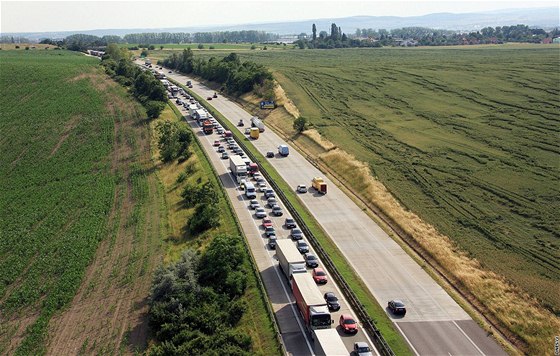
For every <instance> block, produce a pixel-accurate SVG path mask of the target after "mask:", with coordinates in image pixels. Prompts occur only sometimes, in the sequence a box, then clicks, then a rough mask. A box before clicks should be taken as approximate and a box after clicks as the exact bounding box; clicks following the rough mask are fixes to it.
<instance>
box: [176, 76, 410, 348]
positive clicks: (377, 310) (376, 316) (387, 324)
mask: <svg viewBox="0 0 560 356" xmlns="http://www.w3.org/2000/svg"><path fill="white" fill-rule="evenodd" d="M183 88H184V89H186V88H185V87H183ZM186 90H188V89H186ZM190 93H191V95H193V96H194V97H195V98H197V100H198V101H199V102H201V103H204V105H205V106H206V107H207V108H208V109H209V110H210V111H211V113H212V115H213V116H214V117H216V118H217V119H219V120H220V121H221V122H222V124H223V126H224V127H226V128H228V129H229V130H231V131H232V133H233V134H234V135H235V137H236V138H237V139H238V140H239V141H244V142H246V143H247V148H248V149H249V151H251V153H252V154H253V155H254V156H255V157H257V158H258V162H259V164H260V166H261V169H264V170H266V171H267V172H268V173H269V174H270V175H271V177H272V178H273V179H274V181H275V182H276V183H277V184H278V185H279V186H280V188H281V189H282V191H283V192H284V193H285V195H286V196H287V197H288V199H289V200H290V202H291V203H292V205H293V206H294V207H295V208H296V210H297V211H298V213H299V214H300V216H301V217H302V218H303V219H304V220H305V222H306V225H307V226H308V228H309V229H310V230H311V231H312V232H313V234H314V235H315V236H316V237H317V239H318V240H319V242H320V244H321V246H322V247H323V249H324V250H325V251H326V252H327V253H328V255H329V256H330V257H331V259H332V260H333V263H334V264H335V265H336V267H337V269H338V271H339V272H340V273H341V274H342V276H343V277H344V279H345V280H346V282H347V283H348V284H349V286H350V288H351V289H352V290H353V291H354V293H355V294H356V296H357V297H358V299H359V300H360V302H361V303H362V304H363V305H364V307H365V309H366V311H367V313H368V315H369V316H370V317H371V318H372V319H373V320H374V321H375V323H376V326H377V327H378V328H379V330H380V331H381V333H382V335H383V337H384V338H385V340H386V341H387V343H388V344H389V346H390V347H391V348H392V350H393V351H394V352H395V353H396V354H397V355H406V354H409V353H410V349H409V348H408V345H407V344H406V341H405V340H404V339H403V338H402V336H401V335H400V334H399V332H398V331H397V330H396V329H395V327H394V325H393V324H392V322H391V321H390V320H389V318H388V317H387V315H386V314H385V310H384V309H383V308H382V307H381V306H380V305H379V304H378V303H377V301H376V300H375V298H374V297H373V295H371V293H369V291H368V288H367V287H366V286H365V285H364V284H363V282H362V280H361V279H360V278H359V277H358V276H357V275H356V273H355V272H354V270H353V269H352V268H351V267H350V265H349V264H348V262H347V261H346V259H345V258H344V256H343V255H342V253H341V252H340V251H339V250H338V248H337V247H336V245H335V244H334V243H333V242H332V241H331V240H330V239H329V238H328V237H327V234H326V233H325V232H324V231H323V229H322V228H321V226H320V225H319V224H318V223H317V221H316V220H315V219H314V218H313V216H312V215H311V214H310V213H309V212H308V211H307V209H305V207H304V206H303V205H302V204H301V202H300V201H299V199H298V198H297V195H296V194H295V193H294V190H293V188H292V187H290V186H289V185H288V184H287V183H286V182H285V181H284V180H283V179H282V177H281V176H280V175H279V174H278V172H276V170H275V169H274V168H273V167H272V166H271V165H270V164H269V163H268V161H267V160H266V159H265V158H264V157H263V156H262V155H261V154H260V153H259V152H258V151H257V150H256V149H255V148H254V147H253V146H252V145H251V144H249V142H248V138H247V137H246V136H245V135H243V134H242V133H240V132H239V131H238V130H237V128H235V127H233V126H234V125H232V124H230V122H229V121H228V120H227V119H226V118H225V117H223V115H221V114H220V113H219V112H217V111H216V110H215V109H214V108H213V107H212V105H211V104H209V103H207V102H205V101H204V98H201V97H199V96H198V95H197V94H195V93H193V92H190Z"/></svg>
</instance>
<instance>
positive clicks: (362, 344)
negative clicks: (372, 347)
mask: <svg viewBox="0 0 560 356" xmlns="http://www.w3.org/2000/svg"><path fill="white" fill-rule="evenodd" d="M354 345H356V346H357V347H360V348H362V347H367V348H369V345H368V344H367V342H363V341H358V342H355V343H354Z"/></svg>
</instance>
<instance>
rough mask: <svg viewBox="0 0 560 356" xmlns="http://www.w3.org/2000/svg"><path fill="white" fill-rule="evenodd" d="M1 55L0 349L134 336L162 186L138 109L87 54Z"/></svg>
mask: <svg viewBox="0 0 560 356" xmlns="http://www.w3.org/2000/svg"><path fill="white" fill-rule="evenodd" d="M0 61H1V63H2V71H1V73H0V83H1V91H2V95H1V97H0V105H1V106H2V115H1V117H0V129H1V130H2V138H1V139H0V146H1V148H2V157H1V160H2V161H1V162H2V163H1V168H0V169H1V173H0V175H1V176H2V180H3V184H2V187H1V188H0V189H1V190H2V194H1V201H0V209H1V211H2V219H1V221H0V224H1V231H2V236H1V238H0V276H1V282H0V303H1V316H0V318H1V319H0V321H1V322H0V325H1V329H2V330H1V331H2V332H0V335H2V336H1V337H0V353H9V354H12V353H16V354H38V353H43V352H46V351H47V350H49V352H52V353H58V354H64V353H68V352H70V351H69V350H71V349H72V350H77V349H78V348H81V349H82V351H84V352H86V351H87V352H101V353H103V352H106V351H108V350H119V349H126V348H128V347H129V346H131V344H133V343H135V342H137V341H139V340H141V339H142V338H144V340H145V337H146V335H147V327H146V323H144V321H145V320H143V319H142V312H143V311H145V308H143V307H142V300H143V299H144V298H145V296H146V294H147V287H149V282H150V278H151V277H150V275H151V273H150V271H151V269H153V267H154V265H155V263H154V262H155V260H157V256H158V245H160V243H161V241H160V240H159V236H160V235H159V230H160V224H159V222H160V216H159V212H160V210H159V209H158V207H159V206H160V205H161V204H160V203H159V201H158V197H160V196H161V194H159V192H158V190H157V184H156V183H157V182H156V181H155V180H153V177H152V178H149V177H148V175H147V174H146V173H145V171H144V166H143V163H144V162H143V161H142V158H143V156H142V153H141V152H142V149H143V148H144V147H145V143H146V142H148V141H147V140H142V136H141V132H140V131H142V129H143V126H142V125H141V124H140V123H141V120H142V117H144V115H145V114H142V111H143V110H142V109H141V107H140V106H139V105H137V104H136V103H135V102H134V101H133V100H132V99H131V98H130V97H129V96H128V94H127V93H126V91H125V90H124V89H123V88H121V87H120V86H118V85H117V84H115V83H113V82H112V81H111V80H110V78H108V77H107V76H106V75H105V74H104V73H103V71H102V70H101V68H99V65H98V63H99V61H98V60H97V59H95V58H89V57H85V56H83V55H81V54H76V53H71V52H66V51H42V52H38V51H2V52H1V53H0ZM139 124H140V125H139ZM144 131H145V132H144V134H145V133H146V132H147V131H146V129H145V127H144ZM148 143H149V142H148ZM148 158H149V156H148ZM148 207H149V212H148V211H147V210H148ZM99 246H101V248H100V249H98V247H99ZM155 256H156V257H155ZM88 266H89V267H88ZM133 282H134V283H133ZM63 309H64V311H63V312H61V311H62V310H63ZM77 326H79V328H78V327H77ZM101 330H103V332H100V331H101ZM88 342H91V343H90V344H88ZM139 342H141V341H139ZM133 346H134V347H136V346H137V345H133Z"/></svg>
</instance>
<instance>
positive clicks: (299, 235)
mask: <svg viewBox="0 0 560 356" xmlns="http://www.w3.org/2000/svg"><path fill="white" fill-rule="evenodd" d="M290 236H292V240H294V241H295V240H301V239H303V232H302V231H301V229H299V228H297V227H296V228H294V229H292V232H291V233H290Z"/></svg>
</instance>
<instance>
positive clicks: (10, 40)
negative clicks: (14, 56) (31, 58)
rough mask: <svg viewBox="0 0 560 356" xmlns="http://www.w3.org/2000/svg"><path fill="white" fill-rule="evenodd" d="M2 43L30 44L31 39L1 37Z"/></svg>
mask: <svg viewBox="0 0 560 356" xmlns="http://www.w3.org/2000/svg"><path fill="white" fill-rule="evenodd" d="M0 43H30V42H29V39H28V38H26V37H21V36H0Z"/></svg>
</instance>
